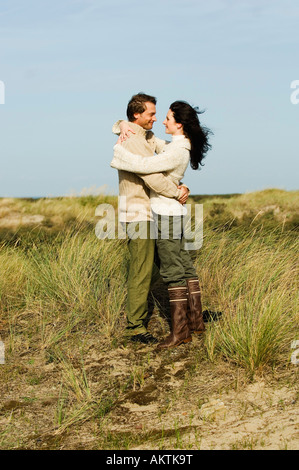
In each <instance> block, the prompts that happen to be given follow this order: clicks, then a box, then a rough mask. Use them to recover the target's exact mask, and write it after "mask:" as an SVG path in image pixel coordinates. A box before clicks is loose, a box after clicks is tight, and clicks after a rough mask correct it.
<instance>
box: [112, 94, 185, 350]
mask: <svg viewBox="0 0 299 470" xmlns="http://www.w3.org/2000/svg"><path fill="white" fill-rule="evenodd" d="M127 117H128V120H129V122H130V127H131V129H132V131H133V132H132V134H130V138H128V139H127V140H125V141H123V142H122V145H123V146H124V147H125V148H127V149H128V150H129V151H130V152H132V153H135V154H138V155H142V156H145V157H146V156H148V157H151V156H153V154H154V153H159V152H161V151H162V149H163V148H164V146H165V141H162V140H160V139H157V138H156V137H155V135H154V134H153V132H151V129H152V128H153V124H154V122H156V120H157V119H156V98H154V97H153V96H150V95H146V94H144V93H138V94H137V95H134V96H133V97H132V98H131V100H130V101H129V103H128V106H127ZM119 123H120V121H118V122H117V123H115V124H114V126H113V129H112V130H113V132H114V133H115V134H119V133H120V128H119ZM118 174H119V195H120V201H121V202H120V207H119V213H120V221H121V222H122V223H125V224H126V229H127V234H128V236H129V241H128V248H129V253H130V264H129V274H128V297H127V328H126V336H128V337H129V338H130V340H131V341H134V342H141V343H145V344H148V343H156V342H157V340H156V338H154V337H153V336H152V335H151V334H149V333H148V331H147V320H148V294H149V291H150V287H151V285H153V284H154V283H155V282H156V281H157V280H158V279H159V278H160V273H159V269H158V267H157V266H156V264H155V263H154V254H155V239H154V237H151V224H152V223H153V217H152V214H151V208H150V190H154V191H155V192H156V193H158V194H162V195H163V196H166V197H171V198H175V199H177V200H179V201H180V202H182V203H183V202H186V199H187V197H188V194H189V190H188V188H186V187H185V186H184V185H183V186H179V187H177V186H176V185H175V183H173V181H172V180H171V179H169V178H168V177H166V176H165V175H163V174H162V173H155V174H152V175H136V174H134V173H130V172H127V171H122V170H119V172H118ZM123 202H124V203H123ZM136 228H137V232H136Z"/></svg>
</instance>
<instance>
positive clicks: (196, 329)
mask: <svg viewBox="0 0 299 470" xmlns="http://www.w3.org/2000/svg"><path fill="white" fill-rule="evenodd" d="M187 289H188V307H189V308H188V311H187V316H188V321H189V329H190V331H191V332H192V333H197V334H201V333H203V332H204V331H205V329H206V327H205V324H204V321H203V316H202V306H201V296H200V287H199V281H198V278H193V279H187Z"/></svg>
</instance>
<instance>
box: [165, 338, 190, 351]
mask: <svg viewBox="0 0 299 470" xmlns="http://www.w3.org/2000/svg"><path fill="white" fill-rule="evenodd" d="M191 341H192V336H190V338H186V339H183V340H182V341H180V342H179V343H176V344H171V345H170V346H160V345H158V346H157V349H158V350H161V349H172V348H176V347H178V346H180V345H181V344H186V343H190V342H191Z"/></svg>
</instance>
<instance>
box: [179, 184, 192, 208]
mask: <svg viewBox="0 0 299 470" xmlns="http://www.w3.org/2000/svg"><path fill="white" fill-rule="evenodd" d="M178 189H180V190H181V197H180V199H179V203H180V204H186V202H187V199H188V197H189V194H190V190H189V188H187V186H185V185H180V186H178Z"/></svg>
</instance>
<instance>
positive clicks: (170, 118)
mask: <svg viewBox="0 0 299 470" xmlns="http://www.w3.org/2000/svg"><path fill="white" fill-rule="evenodd" d="M198 114H199V111H198V110H196V109H195V108H193V107H192V106H190V105H189V104H188V103H186V102H184V101H175V102H174V103H172V104H171V106H170V109H169V111H168V113H167V116H166V119H165V120H164V122H163V124H164V125H165V132H166V133H167V134H170V135H171V136H172V141H171V142H170V143H169V144H168V145H166V146H165V148H164V150H163V151H162V152H161V153H160V154H159V155H155V156H154V157H153V158H149V157H142V156H139V155H135V154H132V153H130V152H128V151H127V150H126V149H124V148H123V147H122V146H121V145H120V144H119V143H120V142H121V141H122V136H121V137H120V138H119V140H118V143H117V144H116V145H115V146H114V158H113V160H112V162H111V166H112V167H113V168H117V169H118V170H125V171H129V172H133V173H139V174H151V173H160V172H163V173H164V174H165V175H167V176H168V177H169V178H171V179H172V180H173V181H174V182H175V183H176V184H177V185H178V184H179V182H180V180H181V179H182V178H183V176H184V173H185V171H186V168H187V166H188V163H189V161H190V165H191V167H192V168H193V169H194V170H196V169H198V167H199V165H201V164H202V160H203V158H204V156H205V154H206V152H207V151H208V150H209V148H210V144H209V142H208V135H209V133H210V131H209V130H207V129H206V128H204V127H202V126H201V125H200V122H199V119H198ZM128 129H129V127H125V129H124V130H123V132H122V134H125V133H127V134H128ZM151 209H152V212H153V215H154V220H155V221H156V224H157V225H156V227H157V249H158V255H159V258H160V273H161V276H162V278H163V281H164V282H165V283H166V284H167V286H168V292H169V299H170V311H171V333H170V335H169V336H167V338H166V339H165V340H164V341H163V342H161V343H160V344H159V346H158V347H159V348H160V349H164V348H169V347H174V346H178V345H180V344H182V343H187V342H189V341H191V339H192V337H191V333H202V332H203V331H204V330H205V326H204V322H203V316H202V308H201V297H200V288H199V281H198V277H197V273H196V270H195V268H194V266H193V263H192V260H191V257H190V254H189V252H188V251H187V250H185V249H184V243H185V241H184V238H183V216H184V215H185V213H186V209H185V208H184V207H183V206H182V205H181V204H180V203H179V202H178V201H177V200H175V199H170V198H167V197H164V196H162V195H158V194H156V193H154V192H151ZM165 227H166V229H167V232H165ZM168 229H169V231H168Z"/></svg>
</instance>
